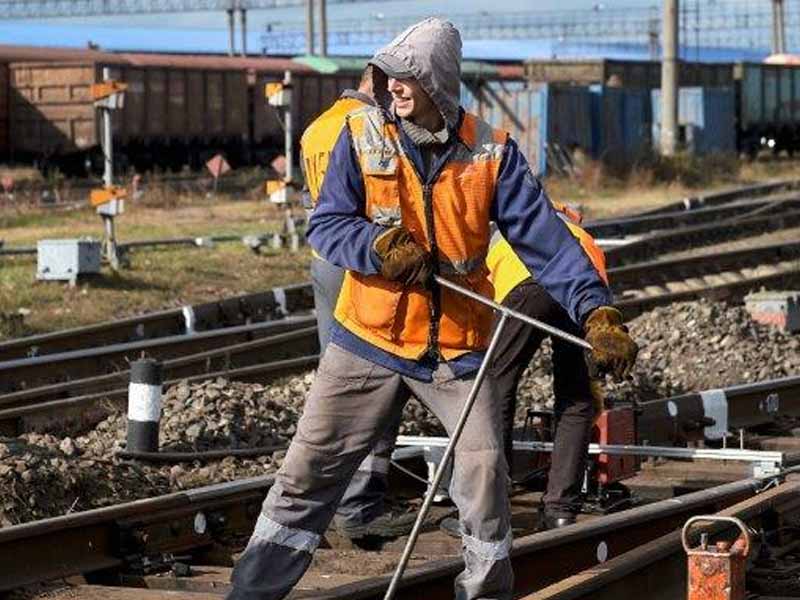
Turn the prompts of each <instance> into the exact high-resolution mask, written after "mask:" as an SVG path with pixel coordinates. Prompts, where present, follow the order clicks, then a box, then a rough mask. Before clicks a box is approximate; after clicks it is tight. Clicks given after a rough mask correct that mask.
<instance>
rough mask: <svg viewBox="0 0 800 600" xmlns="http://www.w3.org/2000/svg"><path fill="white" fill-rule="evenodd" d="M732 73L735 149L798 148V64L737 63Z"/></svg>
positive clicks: (751, 150)
mask: <svg viewBox="0 0 800 600" xmlns="http://www.w3.org/2000/svg"><path fill="white" fill-rule="evenodd" d="M734 74H735V77H736V91H737V94H736V102H737V106H736V114H737V126H738V143H739V149H740V150H742V151H745V152H748V153H750V154H755V153H756V152H757V151H758V150H759V149H761V148H763V147H765V146H766V147H767V148H769V149H771V150H772V151H773V152H776V153H777V152H780V151H781V150H786V151H787V152H789V153H790V154H793V153H794V152H795V151H797V150H800V65H777V64H763V63H739V64H737V65H735V66H734Z"/></svg>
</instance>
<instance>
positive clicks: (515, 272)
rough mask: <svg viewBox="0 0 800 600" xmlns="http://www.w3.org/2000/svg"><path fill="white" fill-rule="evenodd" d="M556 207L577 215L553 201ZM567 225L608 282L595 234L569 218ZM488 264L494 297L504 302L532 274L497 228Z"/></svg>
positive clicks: (604, 259)
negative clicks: (593, 235) (592, 234)
mask: <svg viewBox="0 0 800 600" xmlns="http://www.w3.org/2000/svg"><path fill="white" fill-rule="evenodd" d="M553 207H554V208H555V209H556V210H557V211H558V212H561V213H563V214H565V215H566V216H567V217H568V218H570V219H574V217H573V216H572V215H570V212H572V213H573V214H576V213H574V211H571V210H570V211H569V212H567V211H566V210H564V208H566V207H565V206H564V205H563V204H559V203H556V202H553ZM565 223H566V225H567V228H568V229H569V231H570V233H572V235H573V236H575V238H577V240H578V241H579V242H580V244H581V247H582V248H583V251H584V252H585V253H586V255H587V256H588V257H589V260H590V261H591V262H592V265H594V268H595V269H596V270H597V274H598V275H600V278H601V279H602V280H603V281H604V282H605V284H606V285H608V273H606V255H605V253H604V252H603V250H602V249H601V248H600V246H598V245H597V242H595V240H594V238H593V237H592V236H591V235H589V234H588V233H587V232H586V230H585V229H583V228H582V227H580V226H578V225H576V224H575V223H573V222H570V221H565ZM486 266H487V267H488V268H489V277H490V278H491V280H492V284H493V285H494V301H495V302H502V301H503V300H505V298H506V296H508V294H509V292H511V290H513V289H514V288H515V287H517V286H518V285H519V284H520V283H522V282H523V281H525V280H526V279H528V278H529V277H531V272H530V271H528V267H526V266H525V264H524V263H523V262H522V260H520V258H519V256H517V253H516V252H514V249H513V248H512V247H511V244H509V243H508V242H507V241H506V239H505V238H504V237H503V236H502V235H501V234H500V232H499V231H496V232H495V233H494V234H493V235H492V243H491V245H490V246H489V254H488V255H487V256H486Z"/></svg>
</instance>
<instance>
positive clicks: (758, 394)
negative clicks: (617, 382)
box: [636, 375, 800, 446]
mask: <svg viewBox="0 0 800 600" xmlns="http://www.w3.org/2000/svg"><path fill="white" fill-rule="evenodd" d="M638 411H639V415H638V417H637V420H636V427H637V436H638V439H639V440H638V441H639V443H646V444H650V445H654V446H658V445H682V444H684V443H685V442H686V441H697V440H701V439H703V437H704V433H705V429H706V427H714V426H715V424H714V423H713V421H714V420H715V417H720V416H724V417H725V418H726V419H727V424H726V427H725V429H729V430H734V431H736V430H738V429H745V428H749V427H757V426H759V425H765V424H769V423H773V422H775V420H776V419H777V418H779V417H783V416H786V417H798V416H800V375H797V376H792V377H783V378H780V379H773V380H770V381H761V382H757V383H747V384H741V385H733V386H730V387H726V388H722V389H717V390H707V391H703V392H696V393H691V394H684V395H681V396H673V397H671V398H663V399H660V400H651V401H648V402H642V403H640V404H639V405H638ZM710 421H712V422H710ZM717 425H722V424H717Z"/></svg>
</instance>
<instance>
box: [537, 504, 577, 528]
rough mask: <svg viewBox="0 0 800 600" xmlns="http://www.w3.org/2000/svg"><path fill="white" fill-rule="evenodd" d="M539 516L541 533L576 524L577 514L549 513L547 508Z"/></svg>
mask: <svg viewBox="0 0 800 600" xmlns="http://www.w3.org/2000/svg"><path fill="white" fill-rule="evenodd" d="M539 515H540V516H539V531H547V530H548V529H561V528H562V527H566V526H568V525H574V524H575V513H570V512H563V511H559V512H556V511H549V510H547V509H546V508H545V509H544V510H543V511H541V512H540V513H539Z"/></svg>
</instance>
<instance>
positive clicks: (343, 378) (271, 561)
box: [228, 344, 407, 600]
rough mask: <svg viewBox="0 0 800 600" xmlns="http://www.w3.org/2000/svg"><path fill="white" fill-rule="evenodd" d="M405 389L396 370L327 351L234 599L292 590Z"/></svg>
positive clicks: (243, 561)
mask: <svg viewBox="0 0 800 600" xmlns="http://www.w3.org/2000/svg"><path fill="white" fill-rule="evenodd" d="M401 386H402V380H401V379H400V377H399V376H398V375H396V374H394V373H392V372H391V371H388V370H387V369H383V368H381V367H378V366H376V365H375V364H374V363H371V362H369V361H366V360H364V359H360V358H358V357H356V356H354V355H352V354H351V353H348V352H347V351H345V350H343V349H341V348H340V347H338V346H336V345H335V344H330V345H329V346H328V349H327V351H326V353H325V355H324V356H323V357H322V360H321V362H320V366H319V369H318V370H317V376H316V377H315V379H314V383H313V385H312V386H311V391H310V392H309V395H308V399H307V401H306V405H305V408H304V411H303V416H302V417H301V418H300V422H299V423H298V426H297V433H296V434H295V437H294V439H293V440H292V443H291V445H290V446H289V450H288V452H287V454H286V458H285V460H284V462H283V465H282V466H281V468H280V470H279V471H278V473H277V474H276V476H275V483H274V484H273V486H272V487H271V488H270V491H269V493H268V494H267V498H266V500H265V501H264V506H263V508H262V518H260V519H259V521H258V524H257V526H256V529H255V530H254V532H253V536H252V537H251V539H250V543H249V544H248V546H247V548H246V550H245V552H244V553H243V554H242V556H241V558H240V559H239V561H238V562H237V564H236V567H235V568H234V571H233V574H232V577H231V580H232V583H233V588H232V590H231V592H230V594H229V595H228V599H229V600H256V599H257V600H279V599H281V598H284V597H285V596H286V594H288V593H289V591H290V590H291V589H292V587H294V585H295V584H296V583H297V581H298V580H299V579H300V577H302V575H303V573H304V572H305V571H306V569H307V568H308V565H309V564H310V562H311V553H312V552H313V550H314V549H315V548H316V545H317V543H318V540H319V537H320V536H321V534H322V533H323V532H324V531H325V530H326V529H327V527H328V524H329V523H330V520H331V518H332V517H333V512H334V510H335V508H336V506H337V505H338V503H339V501H340V500H341V497H342V494H343V493H344V490H345V487H346V486H347V484H348V482H349V480H350V477H351V476H352V474H353V473H354V472H355V470H356V469H357V468H358V465H359V464H360V463H361V461H362V460H363V459H364V457H365V456H366V454H367V453H368V452H369V450H370V448H371V447H372V446H373V445H374V444H375V442H376V440H377V438H378V437H379V436H380V433H381V432H382V431H385V430H386V429H387V427H388V424H389V423H390V422H391V421H392V420H393V419H395V418H397V417H396V415H397V414H399V413H400V412H401V411H402V406H403V394H402V389H401ZM406 396H407V394H406Z"/></svg>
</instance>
